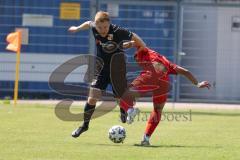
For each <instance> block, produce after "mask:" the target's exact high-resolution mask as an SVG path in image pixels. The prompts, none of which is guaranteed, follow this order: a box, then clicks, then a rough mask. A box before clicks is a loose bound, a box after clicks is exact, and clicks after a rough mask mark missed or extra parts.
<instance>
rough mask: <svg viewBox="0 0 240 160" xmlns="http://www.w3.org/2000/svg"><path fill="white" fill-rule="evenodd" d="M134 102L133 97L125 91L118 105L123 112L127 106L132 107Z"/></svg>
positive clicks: (126, 109)
mask: <svg viewBox="0 0 240 160" xmlns="http://www.w3.org/2000/svg"><path fill="white" fill-rule="evenodd" d="M134 103H135V97H134V96H133V95H131V94H129V93H126V94H124V95H123V96H122V98H121V99H120V102H119V105H120V107H121V108H122V109H124V111H125V112H127V111H128V109H129V108H133V105H134Z"/></svg>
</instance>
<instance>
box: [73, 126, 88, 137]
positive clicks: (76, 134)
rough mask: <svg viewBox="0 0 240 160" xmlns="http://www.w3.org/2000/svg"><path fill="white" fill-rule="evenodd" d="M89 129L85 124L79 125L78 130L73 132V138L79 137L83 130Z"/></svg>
mask: <svg viewBox="0 0 240 160" xmlns="http://www.w3.org/2000/svg"><path fill="white" fill-rule="evenodd" d="M87 130H88V127H85V126H82V127H79V128H77V129H76V130H74V131H73V132H72V137H73V138H77V137H79V136H80V135H81V134H82V133H83V132H86V131H87Z"/></svg>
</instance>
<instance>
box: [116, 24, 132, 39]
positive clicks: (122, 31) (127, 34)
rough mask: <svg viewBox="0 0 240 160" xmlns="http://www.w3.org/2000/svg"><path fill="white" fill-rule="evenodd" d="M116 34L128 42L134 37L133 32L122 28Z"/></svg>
mask: <svg viewBox="0 0 240 160" xmlns="http://www.w3.org/2000/svg"><path fill="white" fill-rule="evenodd" d="M116 33H117V35H118V36H119V38H120V39H122V40H127V41H129V40H131V39H132V36H133V33H132V32H130V31H129V30H127V29H125V28H121V27H118V28H117V30H116Z"/></svg>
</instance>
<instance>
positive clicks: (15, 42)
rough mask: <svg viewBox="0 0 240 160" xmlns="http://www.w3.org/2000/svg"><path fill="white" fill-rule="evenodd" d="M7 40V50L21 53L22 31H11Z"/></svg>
mask: <svg viewBox="0 0 240 160" xmlns="http://www.w3.org/2000/svg"><path fill="white" fill-rule="evenodd" d="M6 41H7V42H8V43H9V44H8V45H7V47H6V49H7V50H10V51H13V52H17V53H20V50H21V41H22V37H21V32H19V31H17V32H12V33H9V34H8V36H7V38H6Z"/></svg>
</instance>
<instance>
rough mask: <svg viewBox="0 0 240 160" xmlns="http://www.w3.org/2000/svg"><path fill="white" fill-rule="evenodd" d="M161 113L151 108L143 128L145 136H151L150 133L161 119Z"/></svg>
mask: <svg viewBox="0 0 240 160" xmlns="http://www.w3.org/2000/svg"><path fill="white" fill-rule="evenodd" d="M161 114H162V113H161V112H159V111H158V110H155V109H153V111H152V113H151V115H150V118H149V119H148V122H147V126H146V129H145V134H146V135H147V136H151V135H152V133H153V132H154V130H155V128H156V127H157V125H158V123H159V122H160V120H161Z"/></svg>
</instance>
